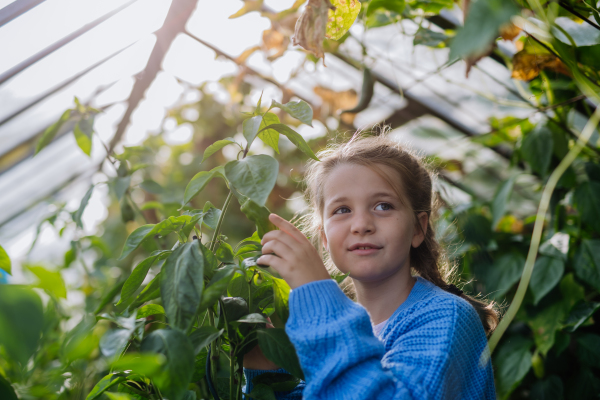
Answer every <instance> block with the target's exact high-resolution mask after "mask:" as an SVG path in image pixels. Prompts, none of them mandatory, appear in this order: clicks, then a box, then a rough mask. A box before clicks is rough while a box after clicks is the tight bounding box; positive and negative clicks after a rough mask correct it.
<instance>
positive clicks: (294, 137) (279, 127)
mask: <svg viewBox="0 0 600 400" xmlns="http://www.w3.org/2000/svg"><path fill="white" fill-rule="evenodd" d="M267 129H272V130H274V131H277V132H279V133H281V134H282V135H285V136H286V137H287V138H288V139H290V142H292V143H294V145H296V147H298V148H299V149H300V150H302V152H303V153H304V154H306V155H307V156H309V157H310V158H312V159H313V160H317V161H319V159H318V158H317V156H315V153H313V151H312V150H311V148H310V147H309V146H308V144H306V141H305V140H304V138H303V137H302V136H301V135H300V134H299V133H298V132H296V131H295V130H293V129H292V128H290V127H289V126H287V125H286V124H272V125H268V126H266V127H265V128H263V130H267Z"/></svg>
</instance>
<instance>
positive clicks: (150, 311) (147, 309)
mask: <svg viewBox="0 0 600 400" xmlns="http://www.w3.org/2000/svg"><path fill="white" fill-rule="evenodd" d="M164 313H165V309H164V308H163V307H162V306H161V305H158V304H146V305H145V306H143V307H141V308H140V309H139V310H138V311H137V318H146V317H149V316H150V315H162V314H164Z"/></svg>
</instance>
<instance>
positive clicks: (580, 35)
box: [552, 17, 600, 47]
mask: <svg viewBox="0 0 600 400" xmlns="http://www.w3.org/2000/svg"><path fill="white" fill-rule="evenodd" d="M554 23H555V24H556V25H558V26H560V27H561V28H562V30H564V31H566V33H567V35H569V36H570V38H569V37H567V36H566V35H565V34H564V33H563V32H562V30H561V29H558V28H556V27H554V28H552V33H553V34H554V36H555V37H556V38H557V39H558V40H560V41H561V42H563V43H564V44H567V45H569V46H571V45H572V43H571V40H570V39H572V40H573V41H574V42H575V45H576V46H577V47H580V46H582V47H583V46H595V45H597V44H598V43H600V31H599V30H598V29H596V28H595V27H593V26H592V25H590V24H586V23H583V24H582V23H579V22H575V21H573V20H572V19H570V18H567V17H558V18H556V19H555V20H554Z"/></svg>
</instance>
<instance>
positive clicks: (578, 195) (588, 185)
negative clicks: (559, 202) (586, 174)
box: [575, 181, 600, 231]
mask: <svg viewBox="0 0 600 400" xmlns="http://www.w3.org/2000/svg"><path fill="white" fill-rule="evenodd" d="M599 199H600V182H595V181H587V182H584V183H582V184H581V185H579V186H578V187H577V188H576V189H575V203H576V204H577V208H578V209H579V212H580V213H581V221H582V222H583V223H584V224H588V225H589V226H590V227H592V229H594V230H595V231H600V201H599Z"/></svg>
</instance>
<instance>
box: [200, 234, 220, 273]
mask: <svg viewBox="0 0 600 400" xmlns="http://www.w3.org/2000/svg"><path fill="white" fill-rule="evenodd" d="M200 251H202V256H203V257H204V275H206V276H207V277H208V278H210V279H212V278H213V274H214V271H215V269H217V267H218V266H219V260H217V257H215V255H214V254H213V252H212V251H210V250H209V249H208V248H207V247H206V246H204V245H203V244H202V243H201V242H200Z"/></svg>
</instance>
